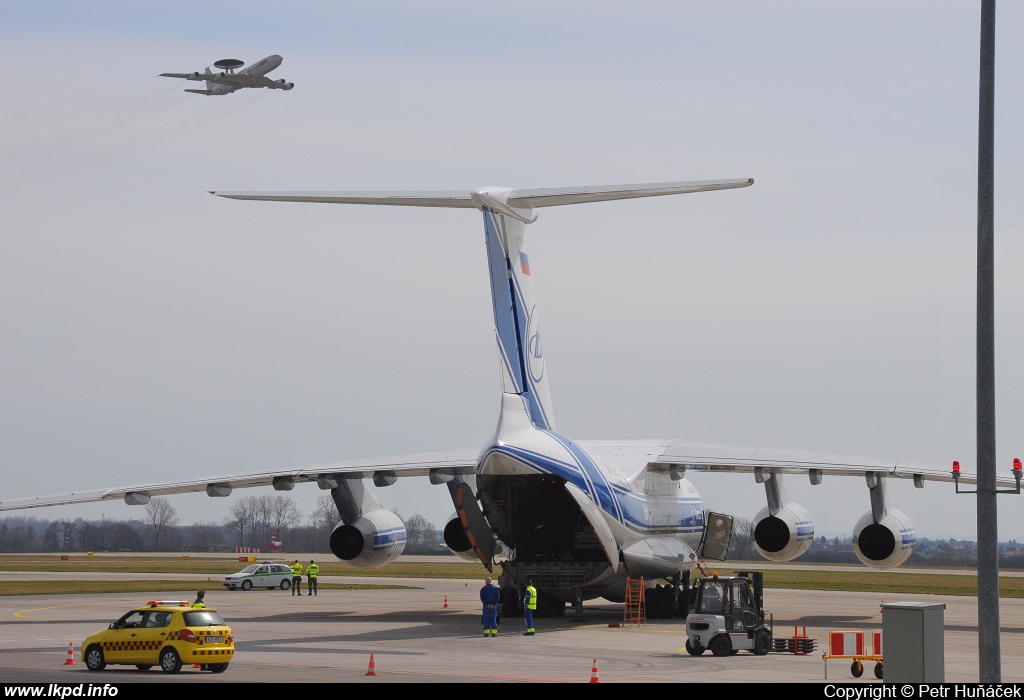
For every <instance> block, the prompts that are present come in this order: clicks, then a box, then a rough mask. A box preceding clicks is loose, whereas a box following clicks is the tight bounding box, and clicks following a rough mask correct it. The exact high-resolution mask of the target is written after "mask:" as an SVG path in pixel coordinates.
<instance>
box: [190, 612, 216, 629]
mask: <svg viewBox="0 0 1024 700" xmlns="http://www.w3.org/2000/svg"><path fill="white" fill-rule="evenodd" d="M184 617H185V625H187V626H188V627H213V626H215V625H223V624H225V622H224V618H222V617H221V616H220V615H218V614H217V613H215V612H213V611H212V610H202V611H197V612H187V613H185V614H184Z"/></svg>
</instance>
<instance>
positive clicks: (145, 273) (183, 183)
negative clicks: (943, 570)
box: [0, 0, 1024, 540]
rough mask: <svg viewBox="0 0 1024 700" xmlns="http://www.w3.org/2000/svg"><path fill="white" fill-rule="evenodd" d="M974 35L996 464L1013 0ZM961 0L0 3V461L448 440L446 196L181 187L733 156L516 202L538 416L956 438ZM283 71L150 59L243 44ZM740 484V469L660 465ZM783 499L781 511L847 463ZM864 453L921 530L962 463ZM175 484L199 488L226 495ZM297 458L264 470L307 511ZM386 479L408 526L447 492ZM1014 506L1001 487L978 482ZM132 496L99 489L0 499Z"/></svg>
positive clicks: (807, 441)
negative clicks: (339, 196) (240, 196)
mask: <svg viewBox="0 0 1024 700" xmlns="http://www.w3.org/2000/svg"><path fill="white" fill-rule="evenodd" d="M997 24H998V27H997V40H996V47H997V51H996V56H997V67H996V213H995V224H996V228H995V235H996V256H997V259H996V362H997V369H996V381H997V417H998V425H997V438H998V468H999V470H1000V472H1002V473H1005V474H1006V475H1009V469H1010V466H1011V462H1012V459H1013V457H1015V456H1024V401H1022V399H1024V396H1022V394H1024V391H1022V390H1024V363H1022V362H1021V357H1022V356H1024V314H1022V313H1021V299H1022V296H1024V277H1022V274H1021V269H1020V268H1021V262H1022V261H1024V235H1022V234H1024V198H1022V197H1020V196H1019V194H1018V193H1017V191H1016V190H1017V189H1018V187H1019V183H1020V182H1021V179H1022V177H1021V176H1022V172H1021V170H1022V168H1024V152H1022V151H1024V140H1022V137H1021V132H1022V129H1021V118H1020V116H1019V115H1020V114H1022V113H1024V90H1022V85H1024V82H1022V78H1024V63H1022V59H1024V45H1022V44H1021V42H1019V41H1016V40H1015V38H1016V37H1019V35H1020V34H1021V32H1022V30H1024V5H1022V4H1019V3H1002V4H1000V5H999V8H998V14H997ZM978 37H979V3H978V2H944V3H934V2H901V3H890V2H870V1H864V0H862V1H859V2H847V3H820V2H773V3H760V2H721V1H716V2H631V3H628V4H626V3H598V2H564V3H557V2H556V3H551V2H537V3H533V2H518V3H500V4H499V3H483V2H430V3H413V2H409V3H391V4H384V3H343V2H322V3H319V2H317V3H314V2H307V3H281V2H273V3H269V2H268V3H263V2H253V1H250V2H247V3H244V4H239V3H227V2H217V1H216V0H204V1H203V2H182V1H181V0H177V1H176V2H173V3H172V2H166V3H156V2H153V3H137V2H127V1H126V2H106V3H104V2H89V3H80V2H44V1H40V2H11V1H10V0H0V66H2V67H3V73H4V75H5V81H6V85H5V88H4V95H3V98H2V99H0V243H2V255H0V338H2V342H0V469H2V474H3V480H2V486H0V496H2V497H3V498H16V497H25V496H32V495H41V494H49V493H55V492H65V491H70V490H75V489H87V488H98V487H108V486H123V485H127V484H131V483H138V482H143V481H154V480H163V479H171V478H178V477H186V476H202V475H211V474H221V473H225V472H234V471H243V470H251V469H259V468H272V467H283V466H291V465H302V464H307V463H312V462H322V461H331V460H339V459H348V458H358V457H373V456H385V455H393V454H404V453H409V452H421V451H431V450H443V449H450V448H465V447H471V448H477V447H480V446H482V444H483V443H484V441H485V440H486V439H487V438H488V436H489V435H490V434H491V431H492V430H493V428H494V424H495V421H496V419H497V413H498V407H499V391H500V380H499V375H498V364H497V353H496V350H495V347H494V336H493V321H492V315H491V308H490V299H489V291H488V282H487V269H486V257H485V251H484V245H483V230H482V221H481V216H480V214H479V212H476V211H472V210H433V209H411V208H410V209H404V208H376V207H352V206H341V205H301V204H280V203H261V202H237V201H228V200H224V199H220V198H215V197H211V196H210V195H209V194H207V193H206V191H207V190H214V189H227V190H245V189H269V190H288V189H295V190H325V189H328V190H329V189H335V190H373V189H387V190H394V189H431V190H438V189H471V188H474V187H479V186H484V185H500V186H507V187H513V188H515V187H522V188H536V187H554V186H569V185H584V184H621V183H629V182H659V181H668V180H703V179H714V178H746V177H753V178H755V179H756V184H755V185H754V186H753V187H751V188H747V189H743V190H733V191H724V192H714V193H707V194H695V195H686V196H678V197H665V198H657V199H646V200H634V201H628V202H610V203H601V204H592V205H586V206H576V207H560V208H552V209H544V210H542V211H541V212H540V217H539V219H538V221H537V222H536V223H535V224H532V225H531V226H529V227H528V229H527V236H528V238H527V241H528V247H529V251H530V264H531V268H532V272H533V278H534V284H535V291H536V295H537V301H538V305H539V307H540V309H542V311H541V313H542V315H543V318H544V333H545V339H544V342H545V354H546V356H547V369H548V372H549V373H550V378H551V379H550V382H551V390H552V398H553V404H554V408H555V416H556V421H557V426H558V428H559V429H560V430H561V431H562V432H564V433H566V434H567V435H569V436H571V437H574V438H577V439H592V438H605V439H616V438H621V439H626V438H683V439H689V440H700V441H709V442H722V443H731V444H739V445H763V446H771V447H781V448H793V449H809V450H819V451H829V452H838V453H846V454H857V455H865V456H873V457H886V458H894V459H905V460H910V461H918V462H927V463H932V464H935V465H938V466H942V467H947V466H948V465H950V463H951V462H952V460H953V459H959V460H960V461H961V463H962V464H963V465H964V468H965V469H967V470H971V471H973V470H974V465H975V418H974V406H975V400H974V396H975V389H974V387H975V369H974V348H975V325H974V324H975V242H976V231H977V229H976V215H977V214H976V212H977V207H976V201H977V200H976V198H977V185H976V182H977V176H976V173H977V165H976V164H977V113H978V107H977V104H978V54H979V48H978V45H979V39H978ZM274 53H276V54H280V55H282V56H283V57H284V63H283V64H282V65H281V67H280V68H278V69H277V70H276V71H275V72H274V73H273V74H272V75H271V77H274V78H277V77H283V78H286V79H287V80H289V81H292V82H294V83H295V89H294V90H291V91H290V92H283V91H268V90H261V91H257V90H246V91H242V92H239V93H236V94H233V95H228V96H223V97H203V96H198V95H192V94H187V93H184V92H182V89H183V88H186V87H195V86H196V84H194V83H186V82H185V81H181V80H174V79H169V78H162V77H157V76H158V74H159V73H161V72H190V71H193V70H200V71H201V70H203V69H204V68H205V67H206V66H207V65H210V64H212V63H213V62H214V61H215V60H218V59H221V58H239V59H242V60H244V61H246V62H247V63H249V62H252V61H255V60H258V59H259V58H261V57H263V56H266V55H269V54H274ZM692 481H693V483H694V484H695V486H696V487H697V488H698V489H699V490H700V491H701V493H702V494H703V495H704V497H705V503H706V505H707V507H709V508H711V509H715V510H720V511H723V512H728V513H733V514H735V515H737V516H742V517H751V516H753V515H754V513H755V512H756V511H757V510H758V509H760V508H761V507H762V506H763V505H764V502H765V499H764V493H763V489H762V488H761V487H759V486H757V485H756V484H754V483H753V478H752V477H751V476H749V475H746V476H742V475H720V476H711V475H703V474H699V475H694V476H693V478H692ZM789 490H790V495H791V496H793V497H794V498H795V500H797V501H800V502H802V503H803V504H804V505H805V506H806V507H807V508H808V510H809V511H810V512H811V514H812V515H813V517H814V519H815V524H816V529H817V531H818V533H824V534H830V535H831V534H849V533H850V532H851V530H852V528H853V525H854V523H855V522H856V520H857V519H858V518H859V517H860V516H861V515H862V514H863V513H865V512H866V511H868V510H869V500H868V492H867V489H866V488H865V486H864V484H863V482H862V481H861V480H858V479H839V478H833V479H827V480H826V481H825V483H824V484H823V485H822V486H819V487H814V488H813V489H812V487H810V486H809V485H808V484H807V483H806V479H790V481H789ZM952 490H953V489H952V487H951V486H946V485H938V484H929V485H928V486H927V487H926V488H925V489H924V490H923V491H919V490H915V489H914V488H913V487H912V485H909V484H906V483H897V484H894V485H893V486H892V489H891V495H892V500H893V504H894V505H895V506H896V507H898V508H900V509H901V510H903V511H904V512H906V513H907V514H909V515H910V517H911V519H912V520H913V521H914V523H915V525H916V527H917V532H918V535H919V536H926V537H948V536H954V537H957V538H969V539H973V538H974V536H975V508H974V503H975V502H974V497H972V496H959V497H957V496H954V495H953V494H952ZM262 493H275V492H273V491H271V490H270V489H265V490H242V491H236V492H235V495H234V496H232V497H231V498H228V499H210V498H208V497H207V496H205V495H203V494H198V495H189V496H178V497H173V504H174V505H175V507H176V508H177V509H178V511H179V513H180V515H181V517H182V520H183V522H186V523H191V522H193V521H196V520H203V521H206V522H219V521H220V520H221V519H222V518H223V517H224V515H225V514H226V513H227V509H228V507H229V506H230V504H231V503H232V502H233V501H234V500H235V498H236V497H237V496H241V495H259V494H262ZM321 493H322V492H320V491H319V490H318V489H317V488H316V487H315V485H312V484H310V485H301V486H298V487H296V489H295V490H294V491H293V492H292V493H291V495H292V496H294V497H295V498H296V500H297V501H298V502H299V505H300V507H301V508H302V509H303V510H304V512H305V513H309V512H310V511H311V510H312V508H313V504H314V502H315V500H316V498H317V496H319V495H321ZM378 495H379V498H380V499H381V501H382V503H383V505H384V506H385V507H387V508H398V511H399V513H400V514H401V515H402V516H404V517H409V516H410V515H412V514H414V513H422V514H423V515H425V516H427V518H428V519H430V520H431V521H433V522H434V524H435V525H437V526H438V527H441V526H442V525H443V524H444V522H445V521H446V520H447V518H448V516H449V515H450V514H451V513H452V511H453V508H452V505H451V501H450V499H449V497H448V493H447V490H446V489H444V488H442V487H432V486H430V485H429V484H428V482H427V480H426V479H409V480H406V481H404V482H401V481H400V482H399V484H398V485H396V486H393V487H390V488H388V489H379V490H378ZM999 508H1000V512H999V522H1000V537H1001V538H1002V539H1010V538H1014V537H1015V538H1017V539H1019V540H1020V539H1024V500H1022V499H1021V497H1016V496H1004V497H1001V498H1000V499H999ZM17 514H25V515H36V516H39V517H44V518H48V519H50V518H63V517H77V516H82V517H89V518H94V517H95V518H99V517H101V515H102V516H105V517H108V518H130V517H136V518H142V517H143V511H142V510H141V509H139V508H132V507H129V506H127V505H125V504H124V503H123V502H120V501H117V502H108V503H103V504H95V505H91V506H82V507H74V508H48V509H42V510H37V511H20V512H16V513H12V515H17Z"/></svg>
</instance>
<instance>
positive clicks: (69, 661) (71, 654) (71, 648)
mask: <svg viewBox="0 0 1024 700" xmlns="http://www.w3.org/2000/svg"><path fill="white" fill-rule="evenodd" d="M64 665H65V666H74V665H75V645H74V644H72V643H71V642H68V658H66V659H64Z"/></svg>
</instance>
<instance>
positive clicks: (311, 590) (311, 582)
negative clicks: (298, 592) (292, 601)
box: [306, 559, 320, 595]
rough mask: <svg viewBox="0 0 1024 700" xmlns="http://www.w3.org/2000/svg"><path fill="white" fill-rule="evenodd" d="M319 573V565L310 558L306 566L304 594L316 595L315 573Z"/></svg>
mask: <svg viewBox="0 0 1024 700" xmlns="http://www.w3.org/2000/svg"><path fill="white" fill-rule="evenodd" d="M318 573H320V567H319V566H317V563H316V562H315V561H313V560H312V559H310V560H309V566H307V567H306V586H307V588H306V595H316V575H317V574H318Z"/></svg>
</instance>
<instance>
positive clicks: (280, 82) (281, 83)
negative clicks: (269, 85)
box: [274, 78, 285, 87]
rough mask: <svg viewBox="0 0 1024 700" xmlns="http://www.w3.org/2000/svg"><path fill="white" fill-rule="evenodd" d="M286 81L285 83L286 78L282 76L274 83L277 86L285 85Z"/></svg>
mask: <svg viewBox="0 0 1024 700" xmlns="http://www.w3.org/2000/svg"><path fill="white" fill-rule="evenodd" d="M284 83H285V80H284V78H281V79H280V80H275V81H274V85H276V86H277V87H284Z"/></svg>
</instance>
